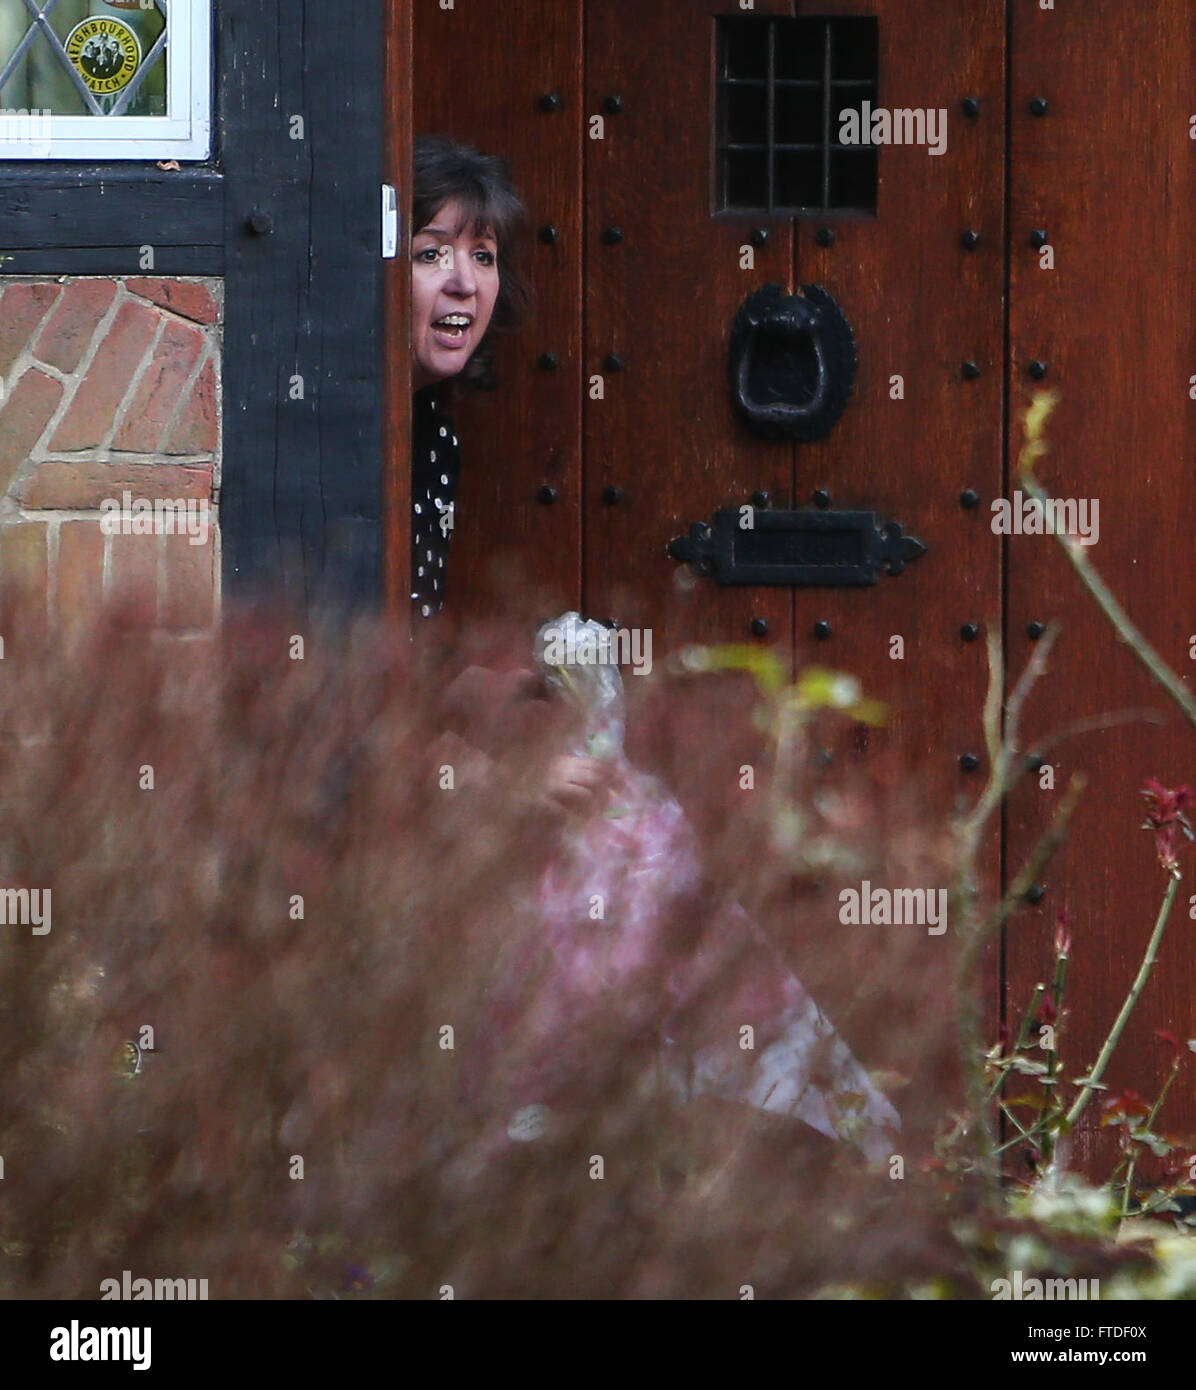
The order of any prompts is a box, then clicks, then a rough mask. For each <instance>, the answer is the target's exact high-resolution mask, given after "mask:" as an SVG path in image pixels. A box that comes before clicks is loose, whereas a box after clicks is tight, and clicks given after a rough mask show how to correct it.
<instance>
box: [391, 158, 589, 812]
mask: <svg viewBox="0 0 1196 1390" xmlns="http://www.w3.org/2000/svg"><path fill="white" fill-rule="evenodd" d="M412 172H413V181H414V196H413V200H412V220H411V225H412V227H413V228H414V229H415V230H414V233H413V235H412V238H411V261H412V265H411V356H412V368H411V384H412V388H413V391H414V394H413V397H412V450H411V457H412V466H411V509H412V515H411V603H412V609H413V613H414V617H415V620H416V622H422V621H423V620H425V619H427V618H432V617H434V616H435V615H436V614H437V613H439V612H440V610H441V609H442V608H443V606H444V597H445V588H446V582H447V571H448V560H449V550H450V542H451V539H452V533H453V523H454V519H455V518H454V508H455V504H456V493H457V480H458V472H459V469H460V454H459V445H458V440H457V434H456V431H455V429H454V427H453V422H452V419H451V418H450V415H449V406H450V403H451V395H452V392H453V391H454V390H455V389H456V388H457V386H458V384H459V383H462V384H465V385H473V386H475V387H489V386H491V385H493V358H494V338H495V335H496V334H498V333H502V332H509V331H511V330H513V329H515V328H517V327H519V325H520V324H521V323H522V321H523V317H524V313H525V311H526V309H527V306H528V304H529V302H530V300H531V291H530V289H529V287H528V284H527V282H526V280H525V279H524V278H523V276H522V274H521V273H520V270H519V266H518V251H519V242H520V239H521V237H522V235H523V232H524V229H525V225H526V218H527V210H526V208H525V207H524V204H523V201H522V199H521V198H520V197H519V194H518V193H517V192H516V191H515V188H514V187H513V185H512V183H511V181H510V178H509V176H508V174H507V170H506V166H505V165H504V163H503V161H502V160H501V159H499V158H497V157H496V156H493V155H485V154H481V153H479V152H478V151H477V150H475V149H472V148H470V147H469V146H468V145H463V144H460V143H458V142H457V141H455V140H452V139H449V138H448V137H447V136H443V135H420V136H417V137H416V140H415V149H414V155H413V160H412ZM476 495H478V490H475V496H476ZM529 651H530V642H529ZM540 690H541V683H540V680H539V677H538V676H537V675H536V674H535V673H534V672H533V671H532V670H531V669H530V667H528V668H526V669H523V670H517V671H514V672H504V673H498V672H492V671H486V670H483V669H482V668H481V667H477V666H472V667H469V668H468V669H467V670H466V671H465V672H463V673H462V675H461V677H460V678H459V679H458V681H457V682H456V683H455V684H454V686H453V687H451V688H450V692H449V695H450V704H452V705H454V706H456V707H457V708H458V709H459V710H460V711H461V712H462V713H463V714H464V715H465V717H466V719H467V721H468V722H470V723H472V724H474V725H475V726H476V725H478V724H481V723H488V722H492V716H493V709H490V710H486V709H484V708H481V707H483V706H491V707H497V706H507V707H509V706H510V705H511V703H512V702H514V701H518V700H519V697H521V696H522V697H524V698H526V696H528V695H530V694H532V693H535V692H537V691H540ZM488 716H490V717H488ZM603 780H604V769H603V767H602V766H601V764H600V763H599V762H598V761H597V760H596V759H593V758H588V757H575V756H569V755H565V756H562V757H560V758H557V759H555V760H554V761H553V762H552V764H551V766H550V768H549V776H548V781H547V783H546V784H545V787H544V795H545V798H546V802H547V804H548V806H549V807H551V808H552V809H553V810H554V811H555V810H561V809H563V810H571V809H573V810H585V809H587V808H588V807H589V806H590V804H591V802H592V800H593V797H594V795H595V793H596V792H597V791H598V789H599V787H600V786H601V784H602V782H603Z"/></svg>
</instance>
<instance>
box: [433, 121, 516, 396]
mask: <svg viewBox="0 0 1196 1390" xmlns="http://www.w3.org/2000/svg"><path fill="white" fill-rule="evenodd" d="M412 179H413V182H414V193H413V197H412V209H411V211H412V223H411V228H412V231H411V235H412V238H414V237H415V236H416V235H417V234H418V233H419V232H420V230H421V229H422V228H424V227H426V226H427V225H428V224H429V223H430V222H431V221H432V219H433V218H434V217H435V216H436V214H437V212H439V211H440V209H441V208H442V207H443V206H444V204H445V203H446V202H448V201H449V200H450V199H452V198H455V199H456V200H457V202H458V203H459V204H460V206H461V210H462V212H463V213H464V215H465V221H466V223H468V222H470V221H472V223H473V225H474V228H475V230H477V231H479V232H480V231H482V230H483V229H485V228H487V227H488V228H490V229H491V230H492V231H493V232H494V236H495V240H496V241H497V242H498V276H499V287H498V298H497V300H496V301H495V305H494V315H493V317H492V318H491V320H490V326H489V328H487V330H486V333H485V336H484V337H483V338H482V341H481V342H480V343H479V344H478V346H477V348H476V350H475V351H474V352H473V354H472V355H471V356H470V359H469V361H468V362H467V363H466V364H465V366H464V368H463V369H462V370H461V372H460V374H459V375H458V376H457V377H456V378H454V380H456V381H461V382H464V383H468V384H469V385H471V386H475V387H479V388H480V389H482V390H493V389H494V387H495V386H496V385H497V384H498V383H497V380H496V378H495V374H494V344H495V337H496V335H497V334H500V333H509V332H511V331H513V330H514V329H516V328H519V327H520V326H521V325H522V324H523V322H524V319H525V317H526V314H527V308H528V305H529V304H530V303H531V287H530V285H529V284H528V282H527V279H526V278H525V276H524V274H523V271H522V269H521V261H522V255H523V240H524V237H525V235H526V231H527V208H526V207H525V206H524V203H523V200H522V198H520V196H519V194H518V193H517V192H516V190H515V186H514V184H513V183H512V182H511V178H510V174H509V173H508V170H507V165H506V163H505V161H504V160H502V159H501V158H499V157H498V156H497V155H488V154H482V153H481V152H480V151H478V150H476V149H474V148H473V147H472V146H470V145H465V144H462V143H461V142H460V141H458V140H454V139H452V137H451V136H448V135H417V136H416V138H415V147H414V151H413V154H412Z"/></svg>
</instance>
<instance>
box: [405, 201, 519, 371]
mask: <svg viewBox="0 0 1196 1390" xmlns="http://www.w3.org/2000/svg"><path fill="white" fill-rule="evenodd" d="M411 258H412V267H411V347H412V352H413V355H414V360H413V362H412V364H411V379H412V385H413V387H414V388H415V390H417V391H418V390H419V388H420V387H421V386H427V385H429V384H430V383H431V382H433V381H443V380H444V379H445V378H446V377H450V376H455V375H456V374H457V373H458V372H459V371H460V370H461V369H462V368H463V367H464V366H465V364H466V362H468V361H469V359H470V356H471V355H472V353H473V352H474V350H475V349H476V348H477V346H478V344H479V343H480V342H481V341H482V338H483V336H484V335H485V332H486V329H487V328H488V327H489V326H490V316H491V315H492V314H493V313H494V302H495V300H496V299H497V298H498V242H497V241H496V240H495V239H494V235H493V233H492V232H491V230H490V228H485V229H483V233H482V234H481V235H477V234H476V233H475V231H474V228H473V227H472V226H469V227H467V226H464V225H463V219H462V216H461V210H460V207H459V206H458V203H457V200H456V199H455V198H450V199H449V200H448V202H447V203H444V204H442V205H441V207H440V208H439V209H438V211H437V212H436V213H435V215H434V216H433V217H432V220H431V221H430V222H429V223H428V225H427V226H426V227H421V228H420V229H419V231H418V232H416V234H415V236H414V238H413V239H412V243H411ZM446 319H447V320H449V321H448V322H446V321H445V320H446ZM454 320H455V322H454Z"/></svg>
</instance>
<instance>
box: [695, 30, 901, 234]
mask: <svg viewBox="0 0 1196 1390" xmlns="http://www.w3.org/2000/svg"><path fill="white" fill-rule="evenodd" d="M715 22H716V41H717V45H718V49H717V64H718V66H717V75H718V99H717V102H716V112H715V120H716V123H717V124H716V131H715V158H716V161H717V163H716V170H717V191H716V206H717V208H718V209H719V210H720V211H723V212H740V211H744V212H791V213H798V214H803V213H805V214H822V213H828V212H875V211H876V168H877V165H876V155H877V152H876V149H875V148H874V147H873V148H867V147H865V148H860V147H858V146H854V145H842V144H840V143H839V141H838V137H839V131H840V125H841V120H842V113H843V112H844V111H845V110H846V109H848V108H850V109H854V110H856V111H858V110H859V109H860V106H861V103H862V102H864V101H868V102H871V103H872V104H873V105H875V102H876V77H877V54H878V36H877V22H876V19H875V17H874V16H863V17H852V18H844V19H831V18H816V17H812V16H803V17H802V18H801V19H768V18H762V17H758V16H754V15H752V16H742V17H741V16H738V15H735V16H718V17H717V19H716V21H715Z"/></svg>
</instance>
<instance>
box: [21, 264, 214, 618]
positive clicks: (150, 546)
mask: <svg viewBox="0 0 1196 1390" xmlns="http://www.w3.org/2000/svg"><path fill="white" fill-rule="evenodd" d="M221 310H222V286H221V284H220V282H219V281H218V280H196V279H187V280H183V279H161V278H150V277H144V276H138V277H134V276H127V277H120V278H108V277H102V278H101V277H85V278H76V277H70V276H63V277H59V278H45V277H42V278H37V277H26V276H21V277H16V276H10V277H2V276H0V584H2V585H4V586H5V587H6V588H8V589H9V591H10V592H15V593H16V595H18V597H19V602H20V604H21V606H22V608H27V609H28V611H30V612H32V613H35V614H36V615H37V618H38V621H39V622H40V621H42V620H44V621H45V622H46V623H48V624H50V625H52V626H55V627H58V628H61V629H64V630H67V631H68V632H69V630H71V629H77V628H79V627H80V626H81V625H83V624H85V623H86V622H87V621H88V619H89V618H90V617H91V616H92V615H94V614H95V613H96V612H98V611H99V610H100V608H101V606H102V605H105V604H110V603H112V602H113V601H117V600H125V599H129V600H132V601H133V602H134V603H136V604H137V605H138V606H139V607H140V610H141V612H142V613H143V614H144V616H145V618H146V621H147V622H149V623H151V624H152V625H153V626H155V627H156V628H159V629H162V630H165V631H171V632H180V633H181V632H186V631H195V630H202V629H204V628H207V627H209V626H210V625H211V624H212V622H213V620H214V618H215V615H216V612H217V606H218V603H219V574H220V567H219V527H218V524H217V517H218V511H217V503H218V499H219V486H220V402H219V389H220V386H219V383H220V347H221V343H220V332H221ZM139 499H140V500H139ZM155 503H156V504H158V505H157V507H156V508H155ZM171 504H173V505H174V508H177V509H179V510H178V511H177V512H176V513H175V514H174V515H171V514H170V513H171V511H172V507H171ZM188 504H190V512H189V513H187V512H185V511H184V510H183V509H185V508H187V506H188ZM184 518H185V519H184ZM186 527H189V528H190V530H189V532H188V531H186V530H185V528H186Z"/></svg>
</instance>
